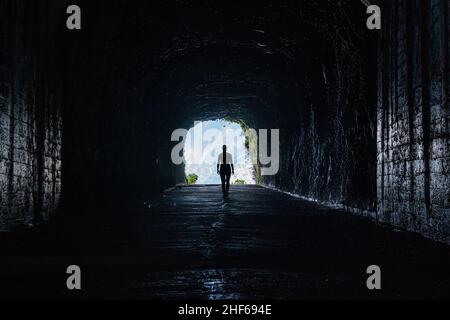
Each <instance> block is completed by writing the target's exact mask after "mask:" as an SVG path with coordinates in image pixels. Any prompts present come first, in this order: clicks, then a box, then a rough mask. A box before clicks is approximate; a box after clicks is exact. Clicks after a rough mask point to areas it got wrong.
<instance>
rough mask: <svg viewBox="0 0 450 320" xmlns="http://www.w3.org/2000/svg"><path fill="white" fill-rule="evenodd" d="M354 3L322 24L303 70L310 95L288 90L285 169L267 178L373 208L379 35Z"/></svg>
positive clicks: (299, 191)
mask: <svg viewBox="0 0 450 320" xmlns="http://www.w3.org/2000/svg"><path fill="white" fill-rule="evenodd" d="M343 3H344V4H345V2H343ZM347 5H349V6H348V7H345V6H340V5H336V7H335V9H334V10H333V12H334V14H333V15H332V16H329V20H328V21H321V24H320V26H317V27H316V29H318V28H322V29H323V30H321V32H320V33H318V35H317V36H316V37H315V39H316V41H313V42H312V43H311V44H310V45H309V48H310V49H311V51H312V52H314V56H313V57H312V58H311V62H308V66H307V68H306V69H305V70H303V71H299V72H297V75H302V74H304V75H305V76H303V79H297V80H296V81H298V82H299V83H300V88H304V89H303V91H304V92H303V93H300V94H298V95H297V96H294V95H293V94H292V93H291V94H289V93H284V94H281V96H286V97H288V98H287V99H286V100H285V101H282V102H281V103H280V105H281V107H280V109H281V110H280V111H279V112H278V114H279V118H278V123H277V124H276V126H277V128H280V135H281V137H280V139H281V141H280V144H281V146H280V149H281V155H280V160H281V167H280V172H279V174H278V175H276V176H273V177H270V176H268V177H263V183H264V184H265V185H268V186H270V187H275V188H277V189H280V190H283V191H287V192H290V193H293V194H296V195H300V196H302V197H304V198H307V199H312V200H314V201H318V202H321V203H324V204H328V205H338V206H345V207H348V208H349V209H351V210H357V211H358V212H364V213H366V212H370V211H373V212H374V211H375V210H376V209H375V208H376V184H375V177H376V143H375V138H376V130H375V126H376V123H375V119H376V90H375V88H376V41H375V39H376V33H373V32H371V31H368V29H367V28H366V27H365V20H364V19H362V18H364V17H365V16H364V15H361V7H360V6H358V5H355V3H354V2H353V3H351V2H349V3H347ZM347 15H348V17H350V18H351V19H349V20H346V18H345V17H346V16H347ZM342 21H351V23H349V24H348V25H345V24H343V23H342ZM298 90H299V89H298V88H297V91H298ZM286 114H289V116H288V117H285V116H284V115H286Z"/></svg>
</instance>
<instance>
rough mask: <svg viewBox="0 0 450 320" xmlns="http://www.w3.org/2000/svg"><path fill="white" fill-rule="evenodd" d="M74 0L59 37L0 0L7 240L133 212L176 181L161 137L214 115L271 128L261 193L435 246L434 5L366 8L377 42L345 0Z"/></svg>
mask: <svg viewBox="0 0 450 320" xmlns="http://www.w3.org/2000/svg"><path fill="white" fill-rule="evenodd" d="M75 2H76V3H77V5H79V6H80V7H81V8H82V29H81V30H76V31H73V30H68V29H67V28H66V27H65V23H66V20H65V19H66V17H67V14H66V8H67V6H68V5H70V4H72V3H71V2H69V1H65V0H64V1H61V0H58V1H57V0H42V1H33V2H29V1H25V0H0V125H1V127H0V135H1V146H0V147H1V149H0V191H1V194H0V197H1V198H0V202H1V206H0V230H3V231H8V234H9V236H8V237H9V238H11V239H13V240H14V234H15V232H19V233H20V232H21V231H17V230H22V229H23V228H24V227H32V226H35V227H39V226H46V225H49V226H52V224H51V223H56V224H57V223H59V221H61V220H63V221H66V220H67V221H69V222H61V223H68V224H70V223H76V226H77V227H76V228H75V229H76V230H78V231H76V230H72V232H73V233H74V234H76V233H77V232H79V230H80V228H83V226H84V225H85V224H86V221H89V219H98V220H99V221H102V220H104V219H110V218H109V216H114V218H111V219H118V221H120V219H121V217H124V216H127V217H128V218H130V217H132V216H133V215H136V214H135V213H134V212H136V211H139V210H141V209H142V207H143V206H144V203H146V202H145V201H146V199H153V198H157V197H160V196H161V194H162V193H163V191H164V190H167V189H169V188H173V187H175V186H177V185H179V184H182V183H184V181H185V171H184V167H183V165H179V166H177V165H174V164H173V163H172V161H171V150H172V148H173V146H174V142H172V141H171V140H170V137H171V134H172V132H173V131H174V130H175V129H178V128H185V129H189V128H191V127H192V126H193V124H194V121H206V120H216V119H223V118H228V119H233V120H235V121H239V122H240V123H241V124H244V125H245V126H246V127H248V128H255V129H280V168H279V172H278V174H276V175H273V176H262V177H260V178H259V179H258V184H259V185H261V186H264V187H267V188H271V189H275V190H279V191H283V192H286V193H289V194H291V195H295V196H297V197H301V198H302V199H308V200H313V202H315V203H318V204H321V205H326V206H328V207H332V208H339V209H340V210H342V211H345V212H350V213H352V214H354V215H355V216H356V217H358V218H359V217H360V216H361V217H368V218H371V220H369V219H368V220H369V221H374V220H375V221H378V222H380V223H383V225H388V226H390V227H392V228H396V229H399V230H407V231H412V232H415V233H418V234H420V235H421V236H425V237H426V238H430V239H432V240H436V241H438V242H440V243H446V244H448V243H450V192H449V190H450V178H449V169H450V163H449V161H450V140H449V119H450V118H449V99H448V96H449V93H450V87H449V78H450V77H449V52H450V51H449V43H450V38H449V28H450V20H449V6H448V1H447V0H423V1H420V0H414V1H409V0H408V1H406V0H395V1H383V0H380V1H372V2H375V3H376V4H378V5H380V6H381V7H382V8H383V15H382V18H383V28H382V30H375V31H374V30H369V29H368V28H366V20H367V14H366V12H365V10H366V8H365V6H364V4H363V3H362V1H357V0H340V1H331V0H321V1H312V0H308V1H307V0H298V1H286V0H282V1H280V0H277V1H269V0H267V1H266V0H259V1H253V0H251V1H245V5H244V4H242V3H239V2H235V1H228V0H216V1H209V0H202V1H189V0H169V1H168V0H165V1H138V0H134V1H131V0H129V1H119V0H117V1H106V0H97V1H87V0H79V1H75ZM255 194H257V192H256V191H255ZM282 208H283V205H281V206H280V210H282ZM286 208H287V207H286ZM286 210H287V209H286ZM112 212H114V214H112ZM116 213H117V214H116ZM331 216H333V215H332V214H331V215H330V217H331ZM130 219H134V218H130ZM330 219H334V218H330ZM336 219H337V218H336ZM342 219H343V220H342V221H341V220H339V221H341V222H339V223H338V224H339V225H341V224H345V221H347V220H346V219H347V218H342ZM74 221H76V222H74ZM99 223H100V222H99ZM118 224H119V225H120V222H119V223H118ZM88 228H94V226H92V225H91V226H90V227H88ZM142 228H144V227H142ZM32 229H33V228H32ZM325 229H326V228H325ZM31 232H33V231H31ZM27 234H28V233H27V232H25V237H31V239H32V236H29V235H27ZM1 239H2V238H1V237H0V240H1ZM24 241H25V240H24ZM424 250H425V249H424ZM436 250H437V249H436ZM442 250H444V249H442ZM446 253H448V250H447V251H446ZM446 261H448V259H447V260H446ZM445 265H446V264H443V266H445ZM446 283H447V287H446V288H448V287H450V286H449V283H450V281H448V280H447V282H446ZM447 293H448V292H445V294H447ZM445 294H444V293H443V295H445Z"/></svg>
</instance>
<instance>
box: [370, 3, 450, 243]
mask: <svg viewBox="0 0 450 320" xmlns="http://www.w3.org/2000/svg"><path fill="white" fill-rule="evenodd" d="M384 7H385V8H384V12H389V14H387V15H385V16H384V25H383V30H382V33H381V35H380V46H379V53H378V57H379V62H378V64H379V68H378V70H379V86H378V137H377V142H378V143H377V144H378V170H377V172H378V173H377V176H378V182H377V190H378V195H377V198H378V215H377V216H376V218H378V219H379V220H382V221H385V222H388V223H390V224H393V225H396V226H399V227H402V228H405V229H409V230H412V231H416V232H419V233H422V234H424V235H426V236H429V237H432V238H435V239H437V240H442V241H446V242H450V175H449V174H450V173H449V170H450V140H449V134H450V131H449V119H450V118H449V93H450V88H449V79H450V74H449V43H450V38H449V30H450V20H449V9H450V7H449V5H448V1H447V0H421V1H411V0H407V1H406V0H403V1H385V3H384Z"/></svg>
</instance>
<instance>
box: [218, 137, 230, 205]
mask: <svg viewBox="0 0 450 320" xmlns="http://www.w3.org/2000/svg"><path fill="white" fill-rule="evenodd" d="M222 149H223V152H222V153H221V154H219V159H218V160H217V173H218V174H220V179H221V180H222V192H223V196H224V197H228V192H229V191H230V178H231V175H232V174H234V165H233V156H232V155H231V153H227V146H223V147H222Z"/></svg>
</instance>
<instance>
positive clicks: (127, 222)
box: [0, 186, 450, 299]
mask: <svg viewBox="0 0 450 320" xmlns="http://www.w3.org/2000/svg"><path fill="white" fill-rule="evenodd" d="M232 189H233V190H232V194H231V198H230V199H229V200H227V201H224V200H223V199H222V197H221V191H220V187H218V186H192V187H178V188H176V189H175V190H173V191H170V192H166V193H164V194H163V195H161V196H158V197H157V198H153V199H151V200H150V199H147V200H146V202H145V203H146V205H145V208H144V209H137V210H136V209H134V210H128V211H126V210H125V211H126V212H123V211H124V210H115V211H111V212H107V213H106V214H98V215H96V214H95V213H85V214H84V215H83V217H84V218H83V219H80V218H78V219H76V220H75V219H72V220H64V221H61V220H58V222H55V223H53V224H49V225H48V226H46V227H43V228H37V229H35V230H32V231H26V232H25V231H22V232H18V233H9V234H3V235H1V237H0V240H1V242H0V245H1V246H2V247H3V250H1V253H0V259H1V260H0V284H1V285H0V297H1V298H42V299H46V298H64V299H78V298H83V299H91V298H93V299H104V298H119V299H126V298H132V299H161V298H162V299H317V298H325V299H341V298H356V299H404V298H450V275H449V273H450V247H449V246H445V245H441V244H437V243H435V242H432V241H429V240H427V239H424V238H422V237H420V236H418V235H415V234H411V233H405V232H399V231H395V230H393V229H391V228H390V227H387V226H384V225H380V224H376V223H374V222H372V221H369V220H367V219H365V218H361V217H356V216H352V215H349V214H346V213H344V212H342V211H339V210H333V209H329V208H326V207H322V206H320V205H317V204H315V203H311V202H307V201H304V200H301V199H297V198H293V197H290V196H288V195H285V194H282V193H279V192H276V191H272V190H268V189H265V188H262V187H258V186H233V188H232ZM72 264H74V265H79V266H80V267H81V270H82V290H81V291H77V292H73V291H68V290H67V289H66V287H65V285H66V278H67V275H66V268H67V266H69V265H72ZM370 265H379V266H380V268H381V271H382V290H381V291H369V290H368V289H367V287H366V280H367V277H368V275H367V274H366V269H367V267H368V266H370Z"/></svg>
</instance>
